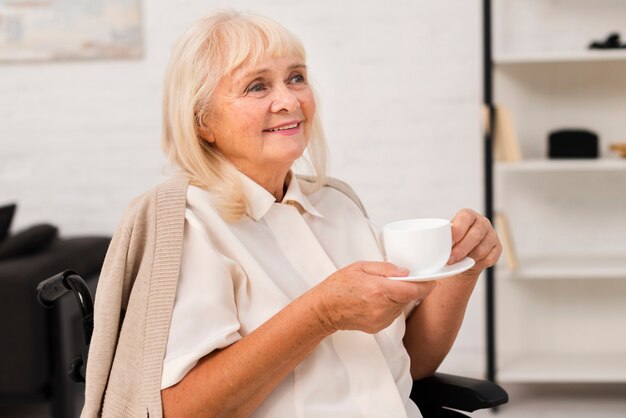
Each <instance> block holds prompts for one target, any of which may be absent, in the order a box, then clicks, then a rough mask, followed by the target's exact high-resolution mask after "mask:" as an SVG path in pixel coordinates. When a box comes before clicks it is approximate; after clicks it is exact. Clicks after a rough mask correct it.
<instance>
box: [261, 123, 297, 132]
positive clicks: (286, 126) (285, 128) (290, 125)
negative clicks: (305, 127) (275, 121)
mask: <svg viewBox="0 0 626 418" xmlns="http://www.w3.org/2000/svg"><path fill="white" fill-rule="evenodd" d="M300 123H301V122H298V123H291V124H289V125H284V126H279V127H278V128H272V129H265V130H264V131H263V132H280V131H286V130H289V129H294V128H297V127H298V126H300Z"/></svg>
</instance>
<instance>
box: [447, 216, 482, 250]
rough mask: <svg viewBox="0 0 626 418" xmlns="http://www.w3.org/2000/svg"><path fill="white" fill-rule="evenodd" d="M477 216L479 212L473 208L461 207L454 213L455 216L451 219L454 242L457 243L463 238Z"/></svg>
mask: <svg viewBox="0 0 626 418" xmlns="http://www.w3.org/2000/svg"><path fill="white" fill-rule="evenodd" d="M477 218H478V214H477V213H476V212H474V211H473V210H471V209H461V210H460V211H459V212H458V213H457V214H456V215H454V218H453V219H452V221H451V224H452V243H453V244H456V243H457V242H459V241H461V240H462V239H463V237H464V236H465V234H467V231H468V230H469V229H470V228H471V226H472V225H473V224H474V222H475V221H476V219H477Z"/></svg>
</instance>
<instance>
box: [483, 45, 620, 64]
mask: <svg viewBox="0 0 626 418" xmlns="http://www.w3.org/2000/svg"><path fill="white" fill-rule="evenodd" d="M596 61H626V49H615V50H602V49H594V50H585V51H572V52H563V53H547V52H538V53H525V54H524V53H517V54H511V53H500V54H498V53H496V54H495V57H494V62H495V64H496V65H514V64H542V63H543V64H556V63H568V62H596Z"/></svg>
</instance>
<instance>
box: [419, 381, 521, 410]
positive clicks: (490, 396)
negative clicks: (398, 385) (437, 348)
mask: <svg viewBox="0 0 626 418" xmlns="http://www.w3.org/2000/svg"><path fill="white" fill-rule="evenodd" d="M411 399H413V401H415V403H416V404H417V406H418V407H419V408H420V409H422V408H433V407H442V406H444V407H446V408H452V409H458V410H461V411H466V412H473V411H475V410H477V409H484V408H493V407H494V406H498V405H502V404H505V403H507V402H508V401H509V395H508V394H507V393H506V391H505V390H504V389H502V388H501V387H500V386H498V385H497V384H495V383H492V382H489V381H486V380H479V379H471V378H469V377H461V376H454V375H450V374H444V373H435V374H434V375H432V376H429V377H426V378H424V379H421V380H416V381H415V382H413V389H412V390H411Z"/></svg>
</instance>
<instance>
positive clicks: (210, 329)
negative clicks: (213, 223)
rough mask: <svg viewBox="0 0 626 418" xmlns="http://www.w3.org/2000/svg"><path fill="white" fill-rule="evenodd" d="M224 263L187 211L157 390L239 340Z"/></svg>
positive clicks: (230, 288) (229, 275)
mask: <svg viewBox="0 0 626 418" xmlns="http://www.w3.org/2000/svg"><path fill="white" fill-rule="evenodd" d="M238 331H239V321H238V318H237V307H236V304H235V295H234V289H233V280H232V276H231V273H230V269H229V268H228V265H227V263H226V262H225V260H224V259H223V257H222V256H220V254H219V253H218V252H217V251H216V250H215V248H214V247H213V245H212V244H211V241H210V239H209V237H208V235H207V232H206V229H205V227H204V225H203V223H202V222H201V221H200V220H199V219H198V218H197V217H196V215H194V213H193V212H192V211H191V210H190V209H187V210H186V213H185V230H184V235H183V253H182V260H181V271H180V277H179V280H178V287H177V290H176V298H175V300H174V310H173V312H172V320H171V323H170V331H169V337H168V341H167V348H166V351H165V358H164V360H163V375H162V377H161V389H165V388H167V387H170V386H173V385H175V384H176V383H178V382H179V381H181V380H182V379H183V377H185V375H186V374H187V373H188V372H189V371H190V370H191V369H192V368H193V367H194V366H195V365H196V364H197V362H198V360H200V359H201V358H202V357H204V356H206V355H207V354H209V353H210V352H212V351H213V350H216V349H220V348H224V347H227V346H229V345H231V344H232V343H234V342H235V341H237V340H239V339H240V338H241V336H240V334H239V332H238Z"/></svg>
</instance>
